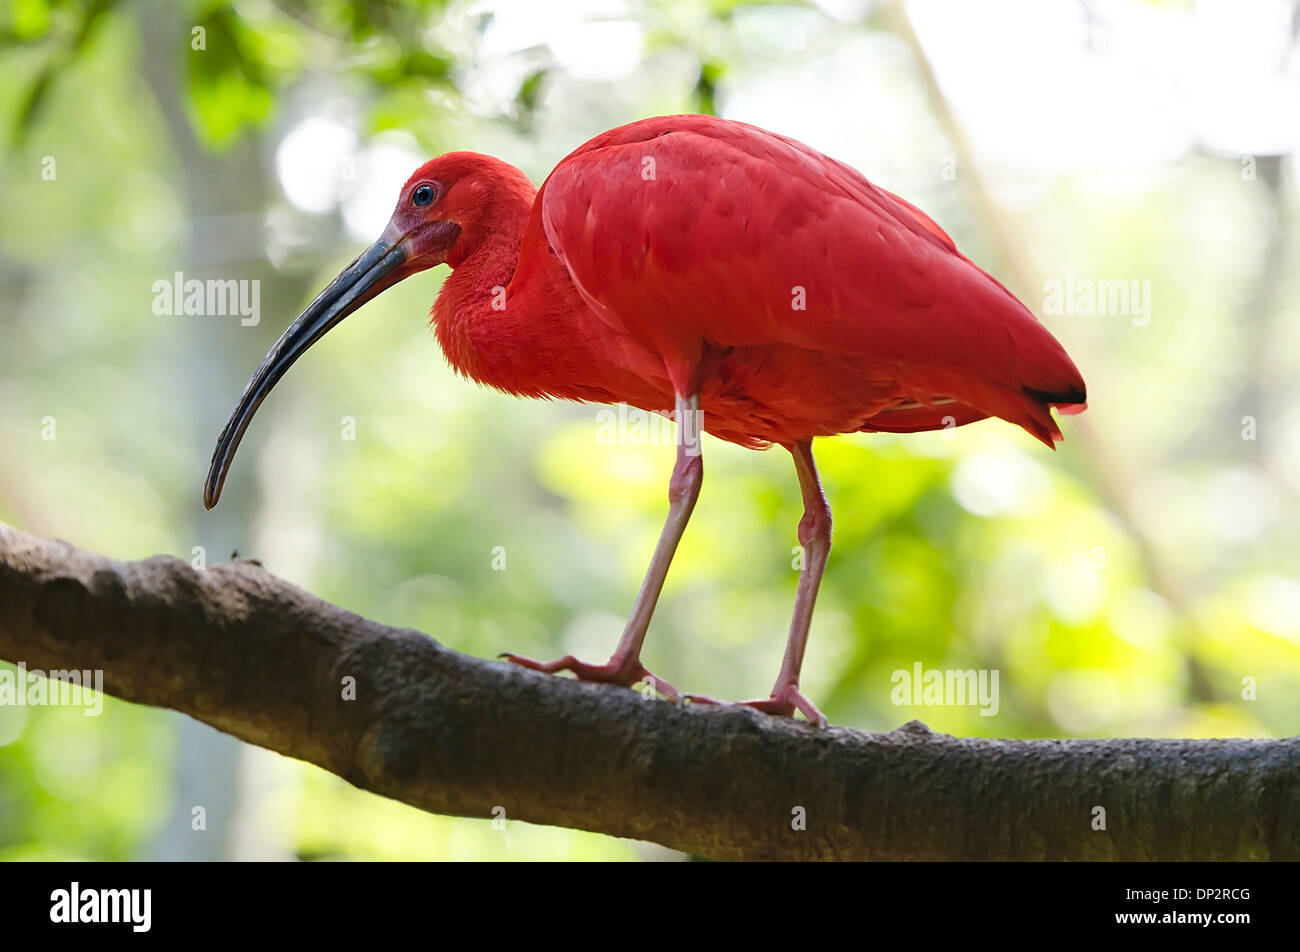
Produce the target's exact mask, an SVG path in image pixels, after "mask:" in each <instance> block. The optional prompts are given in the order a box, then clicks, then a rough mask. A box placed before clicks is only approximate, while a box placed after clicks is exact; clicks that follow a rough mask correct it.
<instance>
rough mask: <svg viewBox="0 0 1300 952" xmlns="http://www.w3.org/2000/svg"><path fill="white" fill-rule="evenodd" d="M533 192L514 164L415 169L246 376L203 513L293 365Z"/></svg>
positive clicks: (487, 160) (517, 213) (438, 162)
mask: <svg viewBox="0 0 1300 952" xmlns="http://www.w3.org/2000/svg"><path fill="white" fill-rule="evenodd" d="M534 191H535V190H534V188H533V185H532V183H531V182H530V181H529V180H528V177H527V176H526V175H524V173H523V172H521V171H519V170H518V169H516V168H515V167H514V166H512V165H508V164H507V163H505V162H502V161H501V160H499V159H494V158H492V157H491V156H487V155H478V154H476V153H473V152H449V153H447V154H446V155H441V156H439V157H438V158H436V159H432V160H430V161H428V162H426V163H425V164H424V165H422V166H420V167H419V168H418V169H416V170H415V174H414V175H412V176H411V177H410V178H409V179H408V180H407V182H406V184H405V185H404V186H402V191H401V194H400V195H399V196H398V199H397V207H396V208H395V209H394V210H393V215H392V217H391V218H390V219H389V220H388V225H387V227H385V228H384V231H383V234H381V235H380V237H379V240H378V241H376V242H375V243H374V244H373V245H371V246H370V247H369V248H367V249H366V250H365V251H363V252H361V254H360V255H358V256H357V258H356V259H355V260H354V261H353V262H352V263H351V264H350V265H348V266H347V267H346V268H344V269H343V271H342V272H340V273H339V275H338V276H337V277H336V278H335V279H334V280H333V281H331V282H330V283H329V284H328V285H327V286H326V288H325V290H323V291H321V292H320V293H319V294H318V295H316V297H315V299H314V300H313V301H312V302H311V303H310V304H309V305H307V309H306V310H304V311H303V312H302V313H301V314H300V315H298V317H297V319H296V320H294V322H293V323H292V324H290V325H289V328H288V329H287V330H286V331H285V332H284V333H283V334H282V335H281V336H280V339H279V340H277V341H276V342H275V345H274V346H273V347H272V348H271V350H270V352H268V353H267V355H266V357H265V358H263V360H262V363H261V364H260V365H259V366H258V368H257V370H256V371H255V372H254V373H253V376H252V378H251V379H250V380H249V381H248V385H247V386H246V387H245V388H244V393H243V395H242V396H241V397H240V398H239V403H238V404H236V406H235V409H234V410H233V411H232V412H231V414H230V419H229V420H228V421H226V426H225V429H223V430H222V431H221V436H220V437H219V438H218V439H217V447H216V449H215V450H214V451H213V454H212V464H211V467H210V468H209V470H208V478H207V482H206V484H205V485H204V488H203V504H204V505H205V506H207V508H209V509H211V508H212V507H213V506H215V505H216V504H217V500H218V499H220V498H221V489H222V487H223V486H224V485H225V482H226V474H227V473H228V472H229V471H230V464H231V463H232V462H233V461H234V458H235V451H236V450H237V449H238V448H239V441H240V440H241V439H242V438H243V436H244V431H245V430H247V429H248V425H249V423H250V422H252V419H253V415H254V414H255V413H256V412H257V408H258V407H259V406H261V404H262V401H263V400H265V399H266V396H267V394H269V393H270V392H271V390H272V389H273V388H274V387H275V385H276V383H278V382H279V380H280V378H281V377H283V376H284V375H285V373H286V372H287V371H288V369H289V368H290V367H291V366H292V365H293V363H294V361H296V360H297V359H298V358H299V357H301V356H302V355H303V354H304V353H306V352H307V350H308V348H310V347H311V346H312V344H314V343H316V341H318V340H320V339H321V338H322V337H324V336H325V334H326V333H328V332H329V330H330V329H331V328H332V327H334V326H335V325H336V324H338V323H339V322H340V321H342V320H343V318H345V317H347V316H348V315H349V314H351V313H353V312H354V311H356V310H357V309H358V308H359V307H361V305H363V304H365V303H366V302H367V301H369V300H370V299H371V298H373V297H376V296H377V295H379V294H380V293H382V292H383V291H385V290H387V289H388V288H390V287H392V286H393V285H394V284H396V283H397V282H399V281H402V280H404V279H405V278H409V277H410V276H411V275H413V274H418V273H419V272H421V271H425V270H428V269H429V268H433V267H436V266H437V265H440V264H449V265H451V266H452V267H453V268H454V267H456V266H458V265H459V264H461V262H463V261H465V260H466V259H467V258H468V257H470V255H472V254H473V253H474V252H475V251H477V250H478V249H479V248H481V247H482V246H483V244H484V242H485V241H486V240H487V239H488V238H490V237H491V236H492V235H494V234H497V233H498V229H497V226H498V225H499V224H500V223H501V222H503V221H509V222H512V223H513V222H519V221H522V220H523V218H524V217H526V214H527V209H528V207H529V206H530V205H531V204H532V199H533V195H534Z"/></svg>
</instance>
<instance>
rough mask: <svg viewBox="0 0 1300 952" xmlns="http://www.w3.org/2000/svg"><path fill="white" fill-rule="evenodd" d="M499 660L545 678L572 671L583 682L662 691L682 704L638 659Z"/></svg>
mask: <svg viewBox="0 0 1300 952" xmlns="http://www.w3.org/2000/svg"><path fill="white" fill-rule="evenodd" d="M497 657H498V658H504V659H505V660H506V661H509V662H510V663H511V664H517V665H519V666H520V667H523V668H531V669H532V670H534V671H541V672H543V673H544V674H555V673H556V672H557V671H569V672H572V674H573V676H574V677H575V678H577V679H578V680H579V681H592V682H596V683H599V684H618V685H621V686H622V687H625V688H637V689H639V690H641V691H643V692H644V691H650V690H654V691H658V692H659V693H660V694H662V695H663V696H664V697H666V698H667V699H668V700H669V701H672V702H673V703H674V704H676V703H677V702H678V701H680V700H681V697H682V695H681V692H679V691H678V690H677V689H676V688H675V687H673V686H672V685H671V684H669V683H668V682H667V681H665V680H664V679H663V678H661V677H659V676H658V675H657V674H653V673H651V672H650V671H649V670H647V669H646V667H645V665H643V664H642V663H641V662H640V661H638V660H637V659H635V658H632V659H630V660H626V661H623V660H620V659H618V658H610V659H609V660H608V661H607V662H605V663H604V664H587V663H586V662H583V661H579V660H578V659H577V658H575V657H574V656H573V655H565V656H564V657H563V658H557V659H556V660H554V661H534V660H533V659H532V658H524V657H521V656H520V655H517V654H511V653H510V652H508V651H505V652H502V653H501V654H499V655H497Z"/></svg>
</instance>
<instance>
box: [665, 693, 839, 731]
mask: <svg viewBox="0 0 1300 952" xmlns="http://www.w3.org/2000/svg"><path fill="white" fill-rule="evenodd" d="M686 700H688V701H690V702H691V703H692V704H706V705H717V706H720V707H721V706H728V707H729V706H734V705H740V706H742V707H752V708H753V709H754V710H756V711H762V712H763V713H764V714H775V715H777V716H779V717H793V716H794V712H795V711H800V712H802V714H803V716H804V717H806V718H808V723H810V724H812V725H813V726H814V727H826V726H828V725H829V724H830V721H828V720H826V715H825V714H823V713H822V712H821V711H819V710H817V706H816V705H815V704H813V702H812V701H810V700H808V699H807V698H806V697H804V696H803V694H802V693H800V691H799V689H798V688H797V687H795V686H794V685H792V684H791V685H787V686H786V687H783V688H778V689H777V690H776V691H774V692H773V693H772V696H771V697H765V698H756V699H754V700H752V701H720V700H718V699H717V698H713V697H709V696H708V695H705V694H687V695H686Z"/></svg>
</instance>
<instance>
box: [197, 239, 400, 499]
mask: <svg viewBox="0 0 1300 952" xmlns="http://www.w3.org/2000/svg"><path fill="white" fill-rule="evenodd" d="M406 257H407V253H406V249H405V247H404V246H403V244H402V243H401V242H397V243H394V242H391V241H388V240H386V239H384V238H380V239H379V240H378V241H376V242H375V243H374V244H373V245H371V246H370V247H369V248H367V249H366V250H365V251H363V252H362V253H361V254H360V256H358V257H357V259H356V260H355V261H353V262H352V263H351V264H350V265H348V266H347V267H346V268H344V269H343V271H342V273H341V274H339V276H338V277H337V278H335V279H334V280H333V281H331V282H330V283H329V286H328V287H327V288H325V290H324V291H322V292H321V293H320V294H318V295H316V299H315V300H314V301H312V302H311V304H309V305H307V309H306V310H305V311H303V312H302V313H301V314H300V315H298V319H297V320H295V321H294V322H293V323H292V324H290V325H289V329H288V330H286V331H285V332H284V334H283V335H281V337H280V339H279V340H278V341H276V342H275V346H274V347H272V348H271V351H270V353H268V354H267V355H266V357H265V358H264V359H263V360H262V363H261V364H260V365H259V366H258V368H257V370H256V371H255V372H254V374H253V377H252V379H251V380H249V381H248V386H246V387H245V388H244V394H243V396H241V397H240V398H239V403H238V404H237V405H236V406H235V409H234V412H232V413H231V414H230V419H229V420H227V421H226V427H225V429H223V430H222V431H221V436H220V437H218V438H217V448H216V449H215V450H214V451H213V453H212V465H211V467H210V468H209V469H208V479H207V482H206V483H205V484H204V486H203V505H204V506H206V507H207V508H208V509H211V508H212V507H213V506H215V505H216V504H217V500H218V499H220V498H221V488H222V487H223V486H224V485H225V484H226V474H227V473H228V472H230V464H231V463H232V462H233V461H234V459H235V450H237V449H238V448H239V441H240V440H241V439H243V437H244V431H245V430H247V429H248V424H249V423H250V422H252V419H253V414H255V413H256V412H257V408H258V407H259V406H261V405H262V401H263V400H265V399H266V395H267V394H269V393H270V392H271V389H272V388H273V387H274V386H275V385H276V384H277V383H278V382H279V380H280V378H281V377H283V376H284V375H285V373H286V372H287V371H288V370H289V368H290V367H292V366H293V362H294V361H295V360H297V359H298V358H299V357H301V356H302V355H303V354H304V353H306V352H307V349H308V348H310V347H311V345H312V344H314V343H316V341H318V340H320V339H321V338H322V337H324V336H325V335H326V334H327V333H328V332H329V330H330V328H332V327H333V326H334V325H335V324H337V323H339V322H340V321H341V320H343V318H345V317H347V316H348V315H349V314H351V313H352V312H353V311H355V310H356V309H357V308H359V307H360V306H361V305H362V304H364V303H365V302H366V301H368V300H369V299H370V298H371V297H372V296H373V295H374V294H376V293H378V292H379V291H381V290H383V288H384V287H386V286H387V284H388V283H389V282H384V281H383V279H384V278H385V277H386V276H387V275H390V274H391V273H392V272H393V271H395V270H396V269H398V268H399V267H401V266H402V265H403V264H404V263H405V262H406Z"/></svg>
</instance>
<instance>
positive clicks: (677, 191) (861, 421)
mask: <svg viewBox="0 0 1300 952" xmlns="http://www.w3.org/2000/svg"><path fill="white" fill-rule="evenodd" d="M457 173H460V174H459V175H457ZM425 178H435V179H439V180H443V181H446V180H450V181H451V182H452V184H451V185H450V188H449V191H448V193H447V196H446V198H445V199H444V202H448V203H451V205H452V207H458V206H459V205H460V202H459V201H458V199H459V198H460V196H458V195H457V189H459V188H462V187H465V188H466V189H467V191H469V192H471V193H472V200H473V201H474V202H475V203H476V205H478V206H481V205H482V204H483V202H484V200H485V198H486V199H489V204H491V205H492V210H493V214H486V213H485V214H482V215H480V216H476V217H478V218H479V219H480V220H483V221H491V222H492V225H493V229H492V231H491V233H490V234H485V235H483V236H482V237H481V238H480V239H479V240H478V241H477V242H476V241H474V239H473V236H462V239H461V241H460V242H458V243H457V247H456V249H455V250H456V252H457V253H458V254H459V260H451V259H449V263H451V264H453V265H454V266H455V267H456V271H455V272H454V274H453V275H452V276H451V277H450V278H449V279H448V281H447V283H446V286H445V288H444V290H443V292H442V294H441V295H440V296H439V300H438V303H437V305H435V308H434V318H435V323H436V325H437V329H438V337H439V340H440V342H441V343H442V345H443V349H444V351H445V352H446V354H447V356H448V358H449V360H450V361H451V363H452V364H453V366H455V367H456V368H457V369H458V370H460V371H461V372H463V373H465V374H466V375H468V376H470V377H472V378H474V379H476V380H479V381H480V382H482V383H486V384H489V385H492V386H495V387H498V388H500V389H503V390H506V391H509V392H511V393H519V394H526V395H536V396H542V395H547V396H556V397H562V398H570V399H584V400H597V401H602V402H627V403H630V404H632V405H635V406H640V407H643V408H645V409H668V408H671V407H672V405H673V394H674V391H675V390H676V391H683V390H684V389H685V388H686V387H687V386H688V384H689V383H690V382H691V381H692V380H697V381H698V383H699V385H700V405H701V409H702V411H703V415H702V418H703V425H704V428H705V429H706V430H707V431H709V432H711V433H713V434H715V435H716V436H719V437H721V438H723V439H726V440H730V441H732V442H736V443H740V444H743V445H747V446H754V445H761V444H763V443H782V444H785V445H789V444H792V443H794V442H797V441H799V440H801V439H807V438H810V437H815V436H826V435H830V434H833V433H844V432H852V431H856V430H881V431H890V432H911V431H916V430H928V429H938V428H942V427H944V426H952V425H961V424H965V423H969V422H972V421H974V420H979V419H983V418H984V417H986V416H999V417H1002V418H1004V419H1006V420H1009V421H1010V422H1012V423H1016V424H1018V425H1020V426H1022V427H1024V428H1025V429H1026V430H1028V431H1029V432H1030V433H1031V434H1033V435H1034V436H1036V437H1037V438H1038V439H1040V440H1042V441H1043V442H1044V443H1046V444H1047V445H1048V446H1051V445H1053V443H1054V441H1055V440H1058V439H1060V438H1061V434H1060V430H1059V429H1058V427H1057V425H1056V423H1055V421H1054V420H1053V419H1052V416H1051V413H1050V410H1049V408H1050V407H1051V406H1053V405H1056V406H1063V407H1066V408H1068V409H1076V408H1081V406H1082V405H1083V404H1084V401H1085V399H1086V398H1085V391H1084V383H1083V379H1082V377H1081V376H1080V374H1079V371H1078V370H1077V368H1076V367H1075V366H1074V363H1073V362H1072V361H1071V360H1070V358H1069V356H1067V355H1066V353H1065V351H1064V349H1063V348H1062V347H1061V346H1060V344H1058V343H1057V341H1056V340H1055V339H1054V338H1053V337H1052V335H1051V334H1050V333H1048V331H1047V330H1046V329H1045V328H1044V327H1043V326H1042V325H1041V324H1040V323H1039V322H1038V321H1037V320H1036V319H1035V318H1034V316H1033V315H1032V314H1031V313H1030V312H1029V311H1028V310H1027V309H1026V308H1025V307H1024V305H1023V304H1021V303H1020V302H1019V301H1018V300H1017V299H1016V298H1015V297H1014V296H1013V295H1012V294H1011V293H1010V292H1009V291H1007V290H1006V289H1005V288H1004V287H1003V286H1002V285H1001V284H1000V283H998V282H997V281H996V280H995V279H994V278H992V277H991V276H990V275H989V274H987V273H986V272H985V271H983V270H982V269H981V268H979V267H978V266H977V265H975V264H973V263H972V262H971V261H970V260H969V259H967V258H966V257H965V256H964V255H962V254H961V253H960V252H959V251H958V250H957V248H956V245H955V244H954V243H953V241H952V239H951V238H949V237H948V235H947V234H946V233H945V232H944V231H943V229H941V228H940V227H939V226H938V225H937V224H936V223H935V222H934V221H933V220H932V219H930V218H929V217H928V216H927V215H925V214H924V213H923V212H921V211H920V210H919V209H917V208H915V207H914V206H912V205H911V204H909V203H908V202H906V201H904V200H903V199H901V198H899V197H897V196H895V195H893V194H891V193H889V192H887V191H885V190H884V189H881V188H878V187H877V186H875V185H872V184H871V183H870V182H869V181H868V180H867V179H866V178H865V177H864V176H862V175H861V174H859V173H858V172H856V171H855V170H853V169H851V168H849V167H848V166H846V165H844V164H843V163H840V162H837V161H835V160H833V159H830V158H827V157H826V156H824V155H822V154H820V153H819V152H816V151H815V150H813V149H811V148H809V147H808V146H805V145H803V144H801V143H799V142H796V141H794V140H792V139H788V138H785V137H783V136H779V135H775V134H773V133H770V132H766V131H764V130H762V129H758V128H755V127H753V126H749V125H745V124H743V123H737V122H729V121H726V120H722V119H717V118H713V117H709V116H667V117H660V118H655V119H647V120H644V121H641V122H636V123H632V124H631V125H627V126H622V127H620V128H618V129H614V130H611V131H610V132H607V133H605V134H603V135H601V136H598V137H596V138H595V139H593V140H591V141H590V142H588V143H587V144H586V145H584V146H582V147H581V148H579V149H578V150H576V151H575V152H573V153H571V154H570V155H569V156H568V157H567V158H565V159H564V160H563V161H562V162H560V164H559V165H558V166H556V168H555V170H554V171H553V172H552V173H551V175H550V177H549V178H548V179H547V180H546V182H545V183H544V184H543V186H542V188H541V189H540V190H539V191H538V192H537V193H536V195H535V196H533V195H532V190H531V185H529V184H528V183H527V180H526V179H524V177H523V176H522V174H520V173H518V172H517V171H516V170H515V169H513V168H512V167H510V166H508V165H506V164H505V163H501V162H499V161H498V160H495V159H491V158H490V157H487V156H478V155H472V154H469V153H457V154H455V155H453V156H443V157H441V158H439V159H435V160H433V161H432V162H430V163H428V164H426V165H425V166H424V167H423V168H421V169H420V170H419V171H418V172H417V173H416V175H415V176H413V178H412V182H414V181H416V180H421V179H425ZM502 212H505V213H506V214H505V216H504V219H503V216H502V214H501V213H502ZM467 237H468V238H469V239H470V240H468V241H467V240H466V239H467ZM493 287H499V288H503V289H504V292H505V302H506V303H505V306H504V308H503V309H494V308H493V306H492V301H491V293H490V292H491V289H492V288H493ZM800 305H802V307H800Z"/></svg>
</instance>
